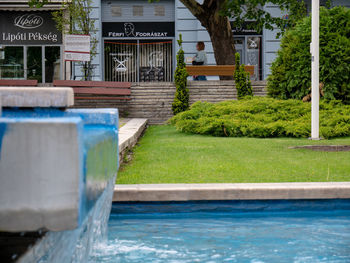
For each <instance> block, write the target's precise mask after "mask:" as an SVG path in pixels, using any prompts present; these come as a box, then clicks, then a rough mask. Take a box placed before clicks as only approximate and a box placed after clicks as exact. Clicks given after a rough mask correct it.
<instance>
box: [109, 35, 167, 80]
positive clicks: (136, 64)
mask: <svg viewBox="0 0 350 263" xmlns="http://www.w3.org/2000/svg"><path fill="white" fill-rule="evenodd" d="M172 50H173V47H172V41H171V40H159V41H158V40H136V41H131V40H127V41H122V40H118V41H115V42H114V41H113V42H112V41H105V80H106V81H129V82H150V81H167V82H170V81H172V80H173V58H172Z"/></svg>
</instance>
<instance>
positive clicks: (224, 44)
mask: <svg viewBox="0 0 350 263" xmlns="http://www.w3.org/2000/svg"><path fill="white" fill-rule="evenodd" d="M181 2H182V3H183V4H184V5H185V6H186V7H187V8H188V9H189V10H190V11H191V13H192V14H193V15H194V16H195V17H196V18H197V19H198V20H199V21H200V22H201V25H202V26H203V27H205V28H206V29H207V31H208V33H209V36H210V39H211V42H212V45H213V50H214V56H215V60H216V64H217V65H234V64H235V52H236V49H235V45H234V40H233V33H232V29H231V25H230V21H229V19H228V18H227V17H224V16H222V15H220V10H221V9H222V8H223V5H224V3H225V0H205V1H204V2H203V4H202V5H200V4H196V3H195V2H196V1H192V0H181ZM220 79H221V80H224V79H225V80H227V79H229V80H231V79H233V76H232V77H230V76H228V77H224V76H223V77H220Z"/></svg>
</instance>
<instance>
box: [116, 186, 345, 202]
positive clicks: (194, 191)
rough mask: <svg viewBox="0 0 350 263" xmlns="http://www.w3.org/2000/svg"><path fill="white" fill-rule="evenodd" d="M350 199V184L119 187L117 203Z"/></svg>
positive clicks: (117, 187) (117, 189)
mask: <svg viewBox="0 0 350 263" xmlns="http://www.w3.org/2000/svg"><path fill="white" fill-rule="evenodd" d="M340 198H341V199H348V198H350V182H329V183H252V184H134V185H116V186H115V188H114V195H113V201H114V202H127V201H197V200H277V199H278V200H283V199H340Z"/></svg>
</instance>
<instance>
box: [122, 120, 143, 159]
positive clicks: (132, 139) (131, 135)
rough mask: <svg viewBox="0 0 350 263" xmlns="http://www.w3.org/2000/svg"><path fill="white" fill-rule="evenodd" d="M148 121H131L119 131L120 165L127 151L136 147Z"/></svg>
mask: <svg viewBox="0 0 350 263" xmlns="http://www.w3.org/2000/svg"><path fill="white" fill-rule="evenodd" d="M147 122H148V120H147V119H131V120H130V121H128V122H127V123H126V124H125V125H124V126H123V127H121V128H120V129H119V165H120V163H121V162H122V160H123V156H124V154H125V152H126V151H127V149H130V148H132V147H134V146H135V144H136V143H137V141H138V139H139V137H140V136H141V134H142V133H143V131H144V130H145V129H146V127H147Z"/></svg>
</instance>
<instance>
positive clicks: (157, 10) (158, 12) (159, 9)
mask: <svg viewBox="0 0 350 263" xmlns="http://www.w3.org/2000/svg"><path fill="white" fill-rule="evenodd" d="M154 15H155V16H165V7H164V6H163V5H156V6H155V7H154Z"/></svg>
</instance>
